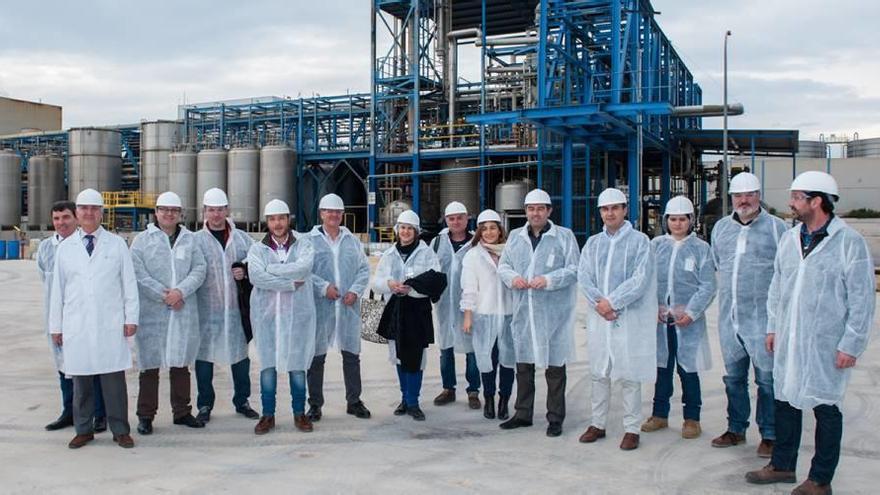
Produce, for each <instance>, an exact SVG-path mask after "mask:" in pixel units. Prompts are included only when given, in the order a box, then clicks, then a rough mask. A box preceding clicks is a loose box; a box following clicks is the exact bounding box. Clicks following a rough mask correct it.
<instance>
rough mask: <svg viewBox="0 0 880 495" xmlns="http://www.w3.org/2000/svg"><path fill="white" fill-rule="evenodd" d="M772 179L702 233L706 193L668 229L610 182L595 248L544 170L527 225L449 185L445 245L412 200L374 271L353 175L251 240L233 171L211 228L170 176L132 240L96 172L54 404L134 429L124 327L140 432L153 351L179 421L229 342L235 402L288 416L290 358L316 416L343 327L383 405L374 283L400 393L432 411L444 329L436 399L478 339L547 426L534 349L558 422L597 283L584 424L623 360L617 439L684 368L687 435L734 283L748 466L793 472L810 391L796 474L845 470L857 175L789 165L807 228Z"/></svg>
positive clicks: (860, 261)
mask: <svg viewBox="0 0 880 495" xmlns="http://www.w3.org/2000/svg"><path fill="white" fill-rule="evenodd" d="M760 190H761V187H760V181H759V180H758V178H757V177H755V176H754V175H752V174H750V173H747V172H745V173H740V174H738V175H737V176H735V177H734V178H733V179H732V180H731V184H730V192H731V195H732V200H733V206H734V212H733V213H732V214H731V215H730V216H728V217H725V218H723V219H722V220H721V221H719V222H718V223H717V224H716V226H715V228H714V229H713V232H712V239H711V241H712V242H711V245H710V244H709V243H707V242H705V241H703V240H701V239H700V238H698V237H697V236H696V234H695V233H694V221H695V212H694V206H693V204H692V203H691V202H690V200H688V199H687V198H686V197H684V196H677V197H674V198H672V199H670V200H669V202H668V203H667V204H666V205H665V211H664V214H663V217H662V218H663V227H664V231H665V232H666V233H665V234H664V235H661V236H658V237H656V238H654V239H653V240H651V239H649V238H648V237H647V236H646V235H645V234H643V233H641V232H639V231H637V230H635V229H634V228H633V227H632V225H631V224H630V223H629V222H628V221H627V214H628V208H629V205H628V203H627V197H626V195H625V194H624V193H623V192H622V191H620V190H617V189H613V188H609V189H606V190H604V191H603V192H602V193H601V194H600V195H599V197H598V201H597V207H598V209H599V212H600V215H601V218H602V222H603V225H604V226H603V229H602V231H601V232H599V233H597V234H595V235H593V236H591V237H590V238H589V239H588V240H587V242H586V244H585V245H584V247H583V249H579V247H578V244H577V241H576V239H575V236H574V234H573V232H572V231H571V230H569V229H567V228H565V227H562V226H559V225H556V224H555V223H553V222H552V221H551V220H550V216H551V214H552V211H553V207H552V201H551V198H550V196H549V195H548V194H547V193H546V192H545V191H543V190H541V189H535V190H532V191H531V192H529V193H528V194H527V195H526V197H525V201H524V205H523V208H524V210H525V213H526V218H527V223H526V225H525V226H523V227H521V228H518V229H514V230H513V231H511V232H509V233H508V232H505V229H504V223H503V221H502V218H501V216H500V215H499V214H498V213H497V212H495V211H493V210H484V211H482V212H481V213H480V214H479V215H478V216H477V218H476V230H475V231H473V232H471V231H469V230H468V223H469V214H468V211H467V209H466V208H465V206H464V205H463V204H461V203H458V202H452V203H450V204H449V205H447V207H446V209H445V212H444V213H445V215H444V216H445V221H446V228H445V229H444V230H443V231H441V232H440V234H439V235H438V236H437V237H436V238H434V239H433V241H432V242H431V243H430V245H429V244H426V243H425V242H424V241H422V240H421V239H420V234H421V222H420V219H419V216H418V215H417V214H416V213H415V212H414V211H412V210H407V211H404V212H403V213H401V214H400V215H399V216H398V218H397V220H396V224H395V225H394V232H395V237H396V240H395V242H394V244H393V245H392V246H391V247H389V248H388V249H387V250H386V251H384V252H383V253H382V256H381V259H380V260H379V263H378V266H377V267H376V270H375V274H374V275H373V277H372V280H370V267H369V263H368V261H367V258H366V256H365V254H364V249H363V247H362V244H361V242H360V241H359V240H358V238H357V237H355V236H354V235H353V234H351V232H349V231H348V230H347V229H346V228H345V227H344V226H342V225H341V223H342V217H343V212H344V209H345V206H344V204H343V201H342V199H341V198H339V197H338V196H336V195H335V194H329V195H327V196H325V197H323V198H322V199H321V201H320V204H319V212H320V218H321V223H320V225H318V226H316V227H314V229H313V230H312V231H311V232H309V233H307V234H301V233H298V232H295V231H293V230H292V229H291V226H290V210H289V207H288V205H287V204H285V203H284V202H283V201H280V200H272V201H270V202H269V203H268V204H267V205H266V206H265V210H264V215H265V220H266V224H267V227H268V231H269V232H268V234H266V236H265V237H264V238H263V239H262V241H261V242H254V241H253V240H252V239H251V237H249V236H248V235H247V234H246V233H244V232H242V231H241V230H238V229H236V228H235V226H234V224H233V223H232V222H231V220H229V219H228V200H227V198H226V195H225V194H224V193H223V191H221V190H219V189H212V190H209V191H207V192H206V193H205V195H204V198H203V212H204V227H203V228H202V229H201V230H199V231H198V232H190V231H188V230H187V229H186V228H185V227H183V226H182V225H181V224H180V220H181V209H182V208H181V204H180V199H179V198H178V197H177V195H176V194H174V193H173V192H166V193H164V194H162V195H160V196H159V198H158V200H157V203H156V222H155V223H154V224H150V225H149V226H148V228H147V230H146V231H144V232H141V233H139V234H138V235H137V237H136V238H135V240H134V242H133V243H132V246H131V249H130V250H129V249H128V248H127V246H126V244H125V242H124V241H123V240H122V239H121V238H119V237H117V236H115V235H113V234H111V233H109V232H106V231H104V230H103V229H102V228H101V227H100V220H101V207H102V201H101V195H100V194H99V193H97V192H95V191H92V190H85V191H83V192H81V193H80V194H79V196H78V197H77V201H76V204H75V205H74V204H72V203H69V202H59V203H58V204H56V205H55V207H54V208H53V224H54V226H55V230H56V231H55V235H54V236H53V237H52V238H50V239H49V240H48V241H47V242H43V243H41V245H40V250H39V254H38V261H39V267H40V272H41V275H42V276H43V279H44V281H45V286H46V290H45V292H46V297H47V308H48V316H47V317H48V325H47V326H48V331H49V333H50V335H51V339H52V345H53V349H54V351H55V356H56V364H57V367H58V370H59V373H60V376H61V383H62V396H63V397H64V401H65V404H64V409H63V413H62V416H61V417H60V418H59V419H58V420H57V421H56V422H54V423H52V424H50V425H49V426H47V428H48V429H57V428H60V427H64V426H68V425H70V424H74V425H75V427H76V433H77V434H76V436H75V437H74V439H73V440H72V441H71V442H70V444H69V445H70V447H71V448H78V447H81V446H83V445H85V444H86V443H88V442H89V441H91V440H92V439H93V438H94V436H93V435H94V432H95V431H97V430H98V429H99V427H101V426H102V424H103V421H104V420H103V419H102V417H103V416H105V415H106V418H107V422H109V426H110V429H111V431H112V432H113V437H114V440H115V441H117V443H119V445H120V446H123V447H131V446H133V440H132V439H131V436H130V434H129V425H128V421H127V404H126V390H125V379H124V370H125V369H127V368H129V367H131V366H132V357H131V354H130V351H129V346H128V344H127V342H126V337H130V336H134V341H135V343H136V346H135V348H136V352H137V363H138V367H139V369H140V376H139V385H140V389H139V394H138V404H137V416H138V420H139V422H138V432H139V433H141V434H150V433H151V432H152V421H153V418H154V417H155V415H156V411H157V407H158V380H159V369H168V370H169V378H170V381H171V403H172V412H173V416H174V423H175V424H181V425H186V426H190V427H195V428H198V427H202V426H204V424H205V423H207V422H208V421H209V420H210V415H211V410H212V408H213V406H214V391H213V387H212V385H211V382H212V375H213V368H214V365H215V364H223V365H225V364H228V365H231V367H232V377H233V383H234V397H233V403H234V405H235V408H236V411H237V412H238V413H240V414H242V415H244V416H246V417H249V418H253V419H259V421H258V423H257V425H256V427H255V433H256V434H265V433H268V432H269V431H271V430H272V429H273V428H274V426H275V409H276V390H277V385H276V384H277V376H278V373H279V371H280V372H285V373H287V374H288V377H289V383H290V388H291V399H292V409H293V414H294V424H295V426H296V428H297V429H299V430H301V431H311V430H312V429H313V423H314V422H316V421H319V420H320V419H321V414H322V413H321V410H322V407H323V405H324V397H323V393H322V388H323V386H322V385H323V376H324V365H325V362H326V355H327V352H328V350H329V349H330V348H335V349H338V350H339V351H340V352H341V355H342V367H343V375H344V381H345V390H346V392H345V394H346V402H347V409H346V411H347V413H348V414H351V415H354V416H356V417H358V418H369V417H370V411H369V410H368V409H367V408H366V406H365V405H364V403H363V402H362V401H361V399H360V395H361V377H360V359H359V354H360V340H361V339H360V332H361V314H360V301H361V298H363V297H366V294H367V293H368V292H373V293H376V294H379V295H381V296H382V297H383V299H384V301H385V303H384V309H383V310H382V315H381V320H380V321H379V324H378V334H379V335H381V336H383V337H385V338H386V339H388V352H389V360H390V361H391V363H392V365H393V366H394V367H395V368H396V372H397V376H398V379H399V384H400V392H401V400H400V404H399V405H398V406H397V408H396V409H395V410H394V414H395V415H409V416H411V417H412V418H413V419H415V420H417V421H423V420H425V413H424V411H423V410H422V409H421V407H420V402H419V396H420V393H421V387H422V379H423V372H424V369H425V366H426V364H427V349H428V347H429V346H430V345H431V344H433V343H435V338H436V343H437V344H438V346H439V348H440V372H441V378H442V384H443V390H442V392H441V393H440V395H438V396H437V397H436V398H435V399H434V404H435V405H438V406H441V405H445V404H449V403H452V402H454V401H455V400H456V395H455V388H456V373H455V354H456V353H458V354H464V355H465V356H466V357H465V363H466V371H465V376H466V379H467V382H468V386H467V396H468V406H469V407H470V408H472V409H480V408H482V409H483V415H484V416H485V417H486V418H487V419H496V418H497V419H501V420H504V421H503V422H501V423H500V425H499V426H500V427H501V428H502V429H505V430H511V429H516V428H521V427H528V426H532V424H533V412H534V401H535V372H536V370H537V369H539V368H540V369H543V370H544V374H545V379H546V382H547V405H546V410H547V414H546V418H547V422H548V426H547V430H546V434H547V436H550V437H557V436H559V435H561V433H562V425H563V422H564V419H565V414H566V405H565V389H566V365H567V363H568V362H569V361H571V360H572V359H573V357H574V353H575V344H574V326H575V325H574V319H575V308H576V303H577V292H578V290H580V292H581V293H582V294H583V296H584V297H585V298H586V300H587V303H588V307H589V309H588V315H587V325H586V327H587V347H588V350H589V362H590V374H591V383H592V386H591V399H590V405H591V409H592V418H591V422H590V424H589V425H588V428H587V429H586V431H585V432H584V433H583V434H582V435H581V436H580V438H579V440H580V441H581V442H583V443H592V442H596V441H598V440H600V439H602V438H604V437H605V436H606V426H607V417H608V412H609V407H610V402H611V390H612V385H613V384H615V383H616V382H619V383H620V389H621V393H622V399H623V430H624V435H623V437H622V440H621V443H620V448H621V449H624V450H633V449H636V448H638V446H639V442H640V433H642V432H654V431H658V430H661V429H664V428H668V426H669V420H668V418H669V413H670V409H671V406H670V399H671V397H672V394H673V388H674V385H673V381H674V375H675V374H676V373H677V374H678V376H679V379H680V382H681V387H682V403H683V416H684V418H683V419H684V422H683V425H682V429H681V435H682V437H684V438H687V439H692V438H697V437H699V436H700V435H701V427H700V409H701V404H702V401H701V391H700V378H699V373H700V372H701V371H705V370H708V369H710V367H711V366H712V360H711V352H710V349H709V336H708V328H707V322H706V316H705V312H706V310H707V308H708V307H709V306H710V304H711V303H712V301H713V300H714V298H715V297H716V294H717V297H718V299H719V305H718V307H719V317H718V331H719V336H720V343H721V352H722V356H723V360H724V366H725V370H726V374H725V376H724V384H725V391H726V394H727V400H728V407H727V414H728V424H727V431H725V432H724V433H723V434H722V435H720V436H718V437H717V438H714V439H713V440H712V442H711V444H712V446H714V447H719V448H723V447H734V446H736V445H740V444H743V443H745V441H746V430H747V429H748V426H749V417H750V400H749V390H748V377H749V368H753V369H754V375H755V381H756V383H757V384H758V399H757V404H756V421H757V423H758V428H759V432H760V434H761V442H760V443H759V445H758V449H757V454H758V456H760V457H765V458H769V459H770V462H769V464H768V465H767V466H765V467H764V468H762V469H760V470H758V471H752V472H749V473H747V475H746V480H747V481H748V482H750V483H775V482H794V481H796V476H795V472H794V471H795V466H796V460H797V452H798V447H799V444H800V435H801V421H802V419H801V417H802V411H804V410H809V409H812V410H813V411H814V414H815V415H816V418H817V429H816V453H815V456H814V458H813V463H812V467H811V470H810V473H809V476H808V478H807V480H806V481H805V482H804V483H803V484H802V485H800V486H799V487H798V488H796V489H795V492H794V493H830V489H831V488H830V483H831V480H832V477H833V474H834V471H835V468H836V465H837V462H838V458H839V452H840V441H841V435H842V415H841V413H840V409H839V406H840V404H841V402H842V400H843V397H844V394H845V390H846V386H847V382H848V379H849V374H850V369H851V368H852V367H853V366H854V365H855V363H856V360H857V359H858V357H859V356H860V355H861V353H862V352H863V351H864V349H865V348H866V346H867V340H868V337H869V334H870V331H871V328H872V322H873V313H874V300H875V299H874V289H875V287H874V284H875V282H874V275H873V261H872V259H871V256H870V253H869V250H868V247H867V243H866V242H865V240H864V239H863V238H862V237H861V236H860V235H859V234H858V233H857V232H856V231H855V230H853V229H852V228H850V227H848V226H847V225H846V223H845V222H844V221H843V220H841V219H840V218H838V217H836V216H835V215H834V203H835V202H836V201H837V200H838V198H839V192H838V187H837V183H836V182H835V180H834V178H833V177H832V176H830V175H829V174H825V173H823V172H805V173H803V174H801V175H800V176H798V177H797V178H796V179H795V180H794V182H793V183H792V185H791V197H790V202H789V206H790V207H791V210H792V213H793V214H794V216H795V217H796V219H797V220H798V221H799V222H800V223H799V224H798V225H797V226H795V227H794V228H787V227H786V226H785V224H784V223H783V221H782V220H781V219H779V218H777V217H775V216H773V215H771V214H770V213H768V212H767V211H766V210H765V209H763V208H762V207H761V197H760ZM77 224H78V226H79V228H77ZM368 289H369V291H368ZM251 336H252V337H253V340H254V341H255V347H256V355H257V356H258V358H259V361H260V366H261V372H260V392H261V399H262V413H261V414H258V413H257V412H256V411H254V410H253V409H251V407H250V406H249V405H248V397H249V395H250V379H249V370H250V361H249V358H248V346H249V344H248V342H249V340H250V338H251ZM191 366H194V367H195V370H196V381H197V390H198V398H197V408H198V412H197V415H195V416H193V415H192V413H191V406H190V372H189V367H191ZM67 377H71V378H72V380H73V383H72V386H71V383H70V382H69V381H68V378H67ZM645 382H648V383H650V382H654V398H653V410H652V414H651V416H650V417H649V418H648V419H647V420H645V421H643V418H642V414H641V398H642V391H641V386H642V384H643V383H645ZM514 383H516V399H515V402H514V404H513V409H514V410H513V412H512V414H511V411H510V410H509V402H510V399H511V396H512V394H513V388H514ZM481 386H482V390H483V394H482V399H483V402H481V401H480V392H479V391H480V388H481ZM71 389H72V392H71ZM496 392H497V402H496ZM306 397H308V399H306ZM101 398H103V401H101V400H100V399H101ZM306 402H308V406H309V408H308V411H306ZM496 404H497V407H496Z"/></svg>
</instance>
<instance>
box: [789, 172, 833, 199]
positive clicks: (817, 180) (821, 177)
mask: <svg viewBox="0 0 880 495" xmlns="http://www.w3.org/2000/svg"><path fill="white" fill-rule="evenodd" d="M789 190H791V191H805V192H821V193H825V194H830V195H832V196H838V197H839V196H840V194H839V192H838V189H837V181H836V180H834V177H832V176H831V174H826V173H825V172H819V171H816V170H810V171H809V172H804V173H802V174H800V175H798V176H797V177H796V178H795V179H794V181H792V183H791V187H790V188H789Z"/></svg>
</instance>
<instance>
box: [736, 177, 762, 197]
mask: <svg viewBox="0 0 880 495" xmlns="http://www.w3.org/2000/svg"><path fill="white" fill-rule="evenodd" d="M760 190H761V180H760V179H758V177H757V176H756V175H755V174H753V173H751V172H740V173H738V174H736V175H734V176H733V178H732V179H730V191H729V192H730V194H736V193H747V192H754V191H760Z"/></svg>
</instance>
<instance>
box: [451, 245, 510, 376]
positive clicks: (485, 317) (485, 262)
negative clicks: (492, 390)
mask: <svg viewBox="0 0 880 495" xmlns="http://www.w3.org/2000/svg"><path fill="white" fill-rule="evenodd" d="M460 307H461V311H462V312H464V311H472V312H473V316H472V317H473V324H472V326H471V335H472V339H473V345H474V355H475V357H476V358H477V368H479V369H480V373H489V372H491V371H492V348H493V347H494V346H495V342H496V340H497V342H498V362H499V363H500V364H501V366H504V367H506V368H514V367H516V354H515V352H514V349H513V334H512V333H511V330H510V322H511V320H512V319H513V317H512V314H511V309H512V308H513V294H512V293H511V290H510V289H508V288H507V287H505V286H504V283H502V282H501V278H500V277H499V276H498V267H497V266H496V265H495V262H494V261H493V260H492V257H491V256H490V255H489V252H488V251H486V248H484V247H483V246H481V245H477V246H475V247H474V248H472V249H471V250H469V251H468V252H467V254H466V255H465V256H464V259H463V260H462V262H461V304H460Z"/></svg>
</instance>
